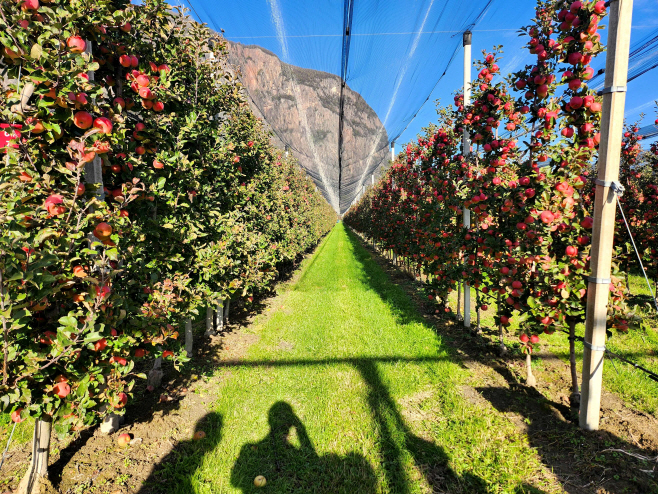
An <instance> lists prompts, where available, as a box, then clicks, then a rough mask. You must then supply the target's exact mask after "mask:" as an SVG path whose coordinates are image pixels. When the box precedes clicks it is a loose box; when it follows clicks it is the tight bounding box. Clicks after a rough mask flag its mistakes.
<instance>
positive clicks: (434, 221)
mask: <svg viewBox="0 0 658 494" xmlns="http://www.w3.org/2000/svg"><path fill="white" fill-rule="evenodd" d="M605 14H606V7H605V3H604V2H603V1H598V2H581V1H579V0H575V1H554V0H550V1H546V2H544V1H540V2H539V3H538V6H537V10H536V18H535V19H534V20H533V23H532V24H531V25H529V26H527V27H524V28H523V32H524V33H525V34H526V36H527V39H528V44H527V49H528V50H529V51H530V53H532V54H533V55H535V56H536V62H535V63H533V64H532V65H528V66H526V67H525V68H524V69H523V70H521V71H519V72H516V73H513V74H510V75H509V76H508V77H507V78H506V79H505V80H502V78H501V75H500V70H499V67H498V65H497V62H498V58H499V54H500V49H499V48H496V49H494V51H493V52H491V53H485V54H484V60H482V61H480V62H477V63H476V65H477V66H478V69H479V74H478V78H477V80H476V81H474V82H473V84H472V88H473V99H472V102H471V104H470V105H464V96H463V94H458V95H456V96H455V99H454V106H453V107H450V108H441V109H440V110H439V121H438V123H437V124H432V125H431V126H430V127H428V128H427V129H425V133H424V134H423V135H421V136H420V137H419V138H418V142H417V143H410V144H409V145H408V146H407V147H406V153H404V154H402V155H400V156H399V157H398V159H397V160H396V161H395V162H394V163H393V164H392V166H391V168H390V169H389V170H388V172H387V173H386V175H385V176H384V177H383V179H382V180H381V181H380V182H379V183H378V184H376V186H375V187H373V189H371V191H370V192H369V193H368V194H367V195H364V197H363V198H362V199H361V201H360V202H359V203H358V204H356V205H355V207H353V208H352V209H350V211H349V212H348V214H347V215H346V218H345V222H346V224H348V225H349V226H351V227H352V228H354V229H355V230H357V231H359V232H361V233H363V234H365V235H367V236H368V237H370V238H373V239H375V240H376V241H377V242H379V243H380V245H381V246H382V247H383V248H384V249H387V250H392V251H394V252H395V253H396V254H397V255H398V256H404V257H405V258H407V259H409V260H411V262H412V263H413V264H414V265H415V266H417V267H418V268H419V269H421V270H422V272H423V273H425V274H426V275H428V278H427V291H428V296H429V298H430V300H436V302H437V303H438V305H439V309H437V310H440V309H441V308H443V310H446V311H449V310H450V309H449V308H448V307H447V302H448V294H449V293H450V292H451V291H453V290H455V289H456V287H457V285H458V283H460V282H462V281H465V282H468V284H469V285H470V286H473V287H475V288H476V293H477V297H476V307H477V308H481V309H484V310H486V309H487V304H489V303H491V302H492V301H498V302H499V303H498V307H499V309H498V313H497V315H496V316H495V320H496V324H497V325H498V326H499V328H500V331H501V342H502V330H503V328H504V327H509V326H510V325H511V324H512V321H513V320H516V322H518V325H519V327H520V329H519V331H520V338H521V342H522V346H523V349H524V351H525V352H526V354H527V361H528V373H529V376H528V380H529V382H531V381H533V380H534V377H533V376H532V375H531V370H530V366H529V360H530V353H531V351H532V347H533V344H536V343H537V342H538V341H539V337H540V336H539V335H541V334H542V333H548V334H552V333H553V332H554V331H556V330H560V331H564V332H566V333H567V334H569V335H570V336H571V352H572V356H573V353H574V336H575V327H576V325H577V324H578V323H580V322H583V321H584V318H585V311H586V302H587V285H588V283H587V276H588V275H589V273H590V270H589V261H590V256H589V251H590V245H591V238H590V237H591V231H592V225H593V220H592V206H593V193H594V187H593V184H592V182H593V179H594V177H595V173H594V171H595V166H596V161H597V149H598V144H599V139H600V134H599V128H600V119H601V110H602V107H601V99H600V97H599V96H597V95H596V93H595V92H594V91H592V90H591V89H590V88H589V87H588V85H587V81H588V80H589V79H591V78H592V76H593V75H594V71H593V69H592V67H591V66H590V61H591V59H592V57H594V56H595V55H597V54H599V53H601V52H603V50H604V47H603V46H602V45H601V43H600V34H599V30H600V27H599V23H600V22H601V19H603V17H604V16H605ZM464 133H466V134H467V135H468V136H470V139H471V140H472V144H471V145H470V146H469V147H470V150H469V152H467V153H464V152H462V137H463V135H464ZM634 136H635V137H634ZM636 136H637V128H631V129H629V131H628V132H627V134H626V138H625V149H627V148H632V149H633V150H634V153H636V154H637V152H638V150H639V147H637V146H636V144H637V137H636ZM624 156H625V157H626V159H625V161H624V163H625V165H626V166H627V173H626V175H628V176H629V178H628V180H631V178H632V180H639V178H637V179H636V178H635V177H636V176H637V175H638V172H637V171H633V170H634V166H633V163H632V161H631V160H630V159H628V155H624ZM654 170H655V168H654ZM639 174H640V178H641V175H642V173H639ZM631 175H632V177H630V176H631ZM647 175H648V173H647ZM653 177H654V181H653V185H652V184H650V183H645V182H642V184H640V183H639V182H637V186H638V187H642V191H633V190H632V187H630V189H631V190H630V191H629V193H628V194H627V195H625V196H624V197H625V199H624V200H638V201H644V205H645V206H646V207H645V206H643V208H640V207H637V208H631V209H634V211H633V212H632V213H631V214H632V215H633V222H634V227H637V226H638V225H639V224H641V225H642V226H643V231H644V232H645V233H646V236H645V237H642V238H643V240H642V242H643V247H644V248H645V254H646V256H647V257H651V256H652V255H653V254H652V252H653V253H655V250H651V249H655V242H653V243H652V242H651V240H650V239H651V238H653V239H655V231H656V221H655V217H656V216H655V215H656V212H655V211H656V208H655V202H656V188H655V183H656V181H655V177H656V175H655V172H654V174H653ZM634 183H635V182H634ZM629 198H630V199H629ZM652 201H653V205H654V207H651V205H652ZM464 208H468V209H470V215H471V226H470V227H468V228H464V222H463V214H462V211H463V209H464ZM621 228H623V223H622V224H620V225H619V229H618V234H619V235H620V236H623V235H624V234H625V231H622V229H621ZM651 235H653V237H652V236H651ZM626 241H628V238H627V237H624V242H626ZM647 249H648V250H647ZM622 250H623V249H620V250H619V254H620V256H619V259H618V261H622V260H623V261H624V263H623V265H621V266H620V263H619V262H618V263H617V264H616V266H615V273H614V275H613V277H612V283H611V284H610V310H609V326H610V328H616V329H617V330H619V331H627V330H628V329H629V328H630V327H632V326H634V325H638V324H639V318H637V317H636V316H635V315H634V314H633V313H632V312H631V311H629V310H628V308H627V304H626V302H625V300H624V297H625V291H626V290H625V283H624V277H623V276H622V275H620V273H619V271H618V270H619V268H620V267H628V265H629V260H630V256H629V255H626V256H623V255H622V254H623V252H622ZM626 253H627V254H628V252H626ZM622 258H623V259H622ZM653 258H654V259H655V255H654V256H653ZM654 262H655V261H654ZM501 344H502V343H501ZM572 376H573V401H574V402H578V399H579V392H578V380H577V373H576V370H575V358H572Z"/></svg>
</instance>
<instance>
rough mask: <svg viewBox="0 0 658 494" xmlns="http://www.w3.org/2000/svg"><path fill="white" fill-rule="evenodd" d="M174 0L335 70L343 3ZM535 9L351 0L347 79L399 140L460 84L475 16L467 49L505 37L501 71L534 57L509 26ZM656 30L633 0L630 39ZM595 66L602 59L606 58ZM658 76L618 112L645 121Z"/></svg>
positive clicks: (240, 34)
mask: <svg viewBox="0 0 658 494" xmlns="http://www.w3.org/2000/svg"><path fill="white" fill-rule="evenodd" d="M175 2H182V3H183V5H185V6H188V7H189V6H190V2H191V6H192V7H193V8H194V10H193V11H192V16H193V17H195V18H196V19H197V20H201V21H202V22H205V23H207V24H208V25H209V26H210V27H211V28H213V29H216V30H219V29H224V30H225V36H226V38H228V39H229V40H233V41H239V42H242V43H245V44H257V45H260V46H263V47H264V48H267V49H268V50H270V51H272V52H274V53H276V54H277V55H278V56H279V57H280V58H281V59H282V60H284V61H286V62H289V63H292V64H294V65H299V66H302V67H305V68H312V69H316V70H323V71H327V72H331V73H334V74H340V67H341V47H342V36H341V33H342V30H343V2H340V1H338V0H238V1H235V0H233V1H222V2H216V1H213V0H172V3H175ZM489 3H490V5H489V6H488V8H486V9H485V7H486V6H487V5H488V4H489ZM534 9H535V2H534V1H531V0H520V1H519V0H517V1H511V0H491V2H489V0H472V1H470V2H466V1H462V0H404V1H400V0H355V11H354V23H353V28H352V35H353V37H352V45H351V49H350V59H349V71H348V84H349V85H350V87H351V88H352V89H354V90H355V91H357V92H359V93H360V94H361V95H362V96H363V97H364V98H365V100H366V101H367V102H368V103H369V104H370V106H371V107H372V108H373V109H374V110H375V111H376V112H377V114H378V115H379V117H380V120H382V122H384V124H385V126H386V129H387V131H388V133H389V138H391V137H393V135H396V134H397V133H400V132H402V134H401V136H400V137H399V138H398V139H397V142H398V143H405V142H408V141H409V140H411V139H413V138H414V137H415V135H416V134H417V133H418V132H419V131H420V129H421V128H422V127H423V126H425V125H427V124H428V123H429V122H430V121H433V120H435V115H436V112H435V104H434V101H435V100H437V99H440V100H441V102H442V103H443V104H450V103H451V101H452V93H453V91H455V90H456V89H458V88H459V87H461V85H462V56H463V55H462V52H461V35H460V34H459V33H460V32H461V31H463V30H464V29H465V28H466V27H467V26H468V25H469V24H471V23H472V22H474V21H476V20H477V24H476V25H475V26H474V28H473V56H474V57H475V56H478V55H479V54H480V53H481V51H482V50H483V49H491V47H492V46H493V45H503V50H504V55H503V56H504V58H503V60H502V62H501V63H500V66H501V69H502V72H503V73H509V72H511V71H514V70H518V69H520V68H522V67H523V66H524V65H525V64H526V63H531V62H532V58H533V57H532V55H530V54H529V53H528V51H527V50H523V49H521V47H522V46H523V44H524V43H525V40H524V38H519V37H518V33H517V30H518V28H519V27H521V26H523V25H525V24H528V23H529V21H530V19H531V18H532V16H533V14H534ZM657 28H658V0H635V2H634V11H633V31H632V39H631V43H633V41H637V40H638V39H641V38H643V37H645V36H647V35H648V34H649V33H650V32H651V31H653V30H656V29H657ZM605 33H606V31H603V34H602V36H603V38H604V39H605V36H606V34H605ZM455 50H457V51H455ZM451 58H453V60H452V63H451V64H450V66H448V64H449V61H450V59H451ZM594 65H595V67H597V68H598V67H599V66H603V65H604V60H599V61H596V62H595V63H594ZM446 69H447V70H446ZM444 72H445V74H444ZM473 75H474V76H475V75H476V72H475V71H473ZM657 78H658V69H654V70H653V71H651V72H648V73H647V74H645V75H643V76H641V77H639V78H638V79H636V80H634V81H632V82H631V83H630V84H629V88H628V93H627V102H626V109H627V111H626V117H627V118H628V119H629V120H630V121H633V120H635V119H636V118H637V117H638V116H639V114H640V113H641V112H645V113H647V117H646V118H645V120H644V124H645V125H646V124H649V123H653V120H654V119H655V118H656V115H655V104H653V101H654V100H657V99H658V84H656V83H655V82H654V81H656V79H657ZM437 81H438V83H437ZM435 85H436V87H435V88H434V86H435ZM432 88H434V89H433V90H432ZM428 96H429V100H428V101H427V103H425V105H424V106H423V107H422V109H420V111H419V112H418V115H417V116H416V118H415V119H413V121H411V123H409V121H410V120H411V117H412V116H413V114H414V113H416V111H418V110H419V108H420V107H421V104H422V103H423V102H424V101H425V100H426V99H427V98H428ZM405 127H406V130H404V131H403V129H405ZM398 149H399V148H398Z"/></svg>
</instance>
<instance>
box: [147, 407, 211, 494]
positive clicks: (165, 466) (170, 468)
mask: <svg viewBox="0 0 658 494" xmlns="http://www.w3.org/2000/svg"><path fill="white" fill-rule="evenodd" d="M223 425H224V421H223V417H222V415H221V414H220V413H216V412H211V413H208V414H206V415H204V416H203V417H202V418H200V419H199V420H198V421H197V423H196V426H195V428H194V433H195V434H196V433H197V432H203V433H205V437H204V438H202V439H194V438H193V437H194V436H193V437H191V438H190V439H188V440H187V441H182V442H180V443H178V444H176V446H175V447H174V449H172V450H171V452H169V454H167V456H165V457H164V458H163V459H162V460H161V461H160V462H159V463H158V464H157V465H156V466H154V467H153V470H152V471H151V474H150V475H149V477H148V479H146V480H145V481H144V484H143V485H142V488H141V489H140V490H139V491H138V493H137V494H161V493H164V492H180V493H186V494H187V493H192V492H196V490H195V488H194V486H193V479H194V474H195V472H196V471H197V470H198V468H199V467H200V466H201V463H202V462H203V458H204V457H205V456H206V454H208V453H210V452H211V451H213V450H214V449H215V448H216V447H217V445H218V444H219V442H220V440H221V438H222V427H223Z"/></svg>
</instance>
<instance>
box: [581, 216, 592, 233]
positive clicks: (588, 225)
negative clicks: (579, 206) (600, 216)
mask: <svg viewBox="0 0 658 494" xmlns="http://www.w3.org/2000/svg"><path fill="white" fill-rule="evenodd" d="M580 226H582V227H583V228H587V229H588V230H589V229H590V228H592V227H593V226H594V218H592V217H591V216H587V217H585V218H583V220H582V221H581V222H580Z"/></svg>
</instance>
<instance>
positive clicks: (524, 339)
mask: <svg viewBox="0 0 658 494" xmlns="http://www.w3.org/2000/svg"><path fill="white" fill-rule="evenodd" d="M519 340H521V341H522V342H523V343H528V341H529V340H530V338H528V335H527V334H525V333H523V334H522V335H521V336H519Z"/></svg>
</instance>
